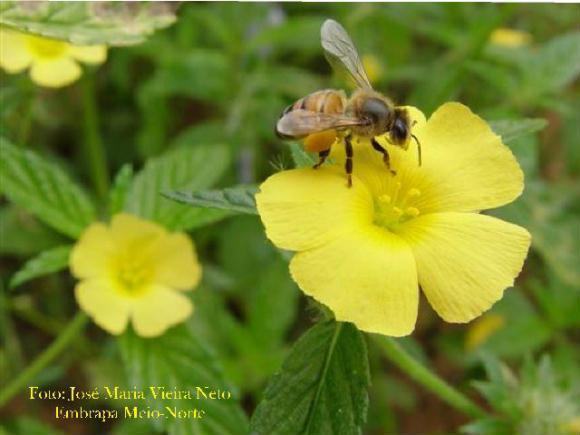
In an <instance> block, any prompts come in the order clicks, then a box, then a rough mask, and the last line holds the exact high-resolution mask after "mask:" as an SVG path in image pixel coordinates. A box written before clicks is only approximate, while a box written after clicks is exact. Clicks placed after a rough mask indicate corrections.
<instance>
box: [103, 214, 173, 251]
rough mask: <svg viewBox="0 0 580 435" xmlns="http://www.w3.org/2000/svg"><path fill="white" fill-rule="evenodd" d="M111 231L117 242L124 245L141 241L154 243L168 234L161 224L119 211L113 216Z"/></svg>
mask: <svg viewBox="0 0 580 435" xmlns="http://www.w3.org/2000/svg"><path fill="white" fill-rule="evenodd" d="M111 232H112V234H113V237H114V238H115V242H116V243H119V244H120V245H123V246H126V245H132V244H133V243H141V242H148V243H149V244H153V243H156V242H157V240H158V239H159V238H161V237H164V236H165V235H166V234H167V231H165V229H164V228H163V227H162V226H161V225H159V224H156V223H154V222H151V221H148V220H145V219H141V218H139V217H137V216H133V215H131V214H128V213H118V214H116V215H115V216H113V219H112V220H111Z"/></svg>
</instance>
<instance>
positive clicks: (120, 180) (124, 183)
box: [109, 164, 133, 215]
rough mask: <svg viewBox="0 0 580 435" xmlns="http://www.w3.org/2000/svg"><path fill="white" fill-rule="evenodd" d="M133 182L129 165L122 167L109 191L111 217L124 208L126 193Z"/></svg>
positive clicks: (131, 169)
mask: <svg viewBox="0 0 580 435" xmlns="http://www.w3.org/2000/svg"><path fill="white" fill-rule="evenodd" d="M132 181H133V167H132V166H131V165H130V164H126V165H123V167H122V168H121V169H120V170H119V172H118V173H117V175H116V176H115V180H114V181H113V185H112V186H111V191H110V192H109V211H110V213H111V215H114V214H115V213H119V212H120V211H122V210H123V209H124V208H125V202H126V200H127V192H128V190H129V187H130V186H131V182H132Z"/></svg>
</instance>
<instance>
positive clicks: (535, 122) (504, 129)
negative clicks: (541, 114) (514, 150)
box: [489, 118, 548, 143]
mask: <svg viewBox="0 0 580 435" xmlns="http://www.w3.org/2000/svg"><path fill="white" fill-rule="evenodd" d="M489 124H490V126H491V129H492V130H493V131H494V132H495V133H496V134H499V135H500V136H501V138H502V140H503V142H504V143H509V142H513V141H514V140H516V139H518V138H520V137H521V136H525V135H527V134H532V133H536V132H537V131H540V130H542V129H543V128H544V127H546V125H547V124H548V122H547V121H546V120H545V119H542V118H528V119H517V120H516V119H502V120H497V121H490V123H489Z"/></svg>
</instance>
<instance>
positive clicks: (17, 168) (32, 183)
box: [0, 138, 95, 239]
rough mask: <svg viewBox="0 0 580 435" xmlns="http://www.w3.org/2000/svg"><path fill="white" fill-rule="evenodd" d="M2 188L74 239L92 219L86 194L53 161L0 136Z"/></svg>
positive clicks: (90, 204) (18, 202) (91, 210)
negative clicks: (16, 145) (18, 146)
mask: <svg viewBox="0 0 580 435" xmlns="http://www.w3.org/2000/svg"><path fill="white" fill-rule="evenodd" d="M0 173H1V174H2V191H3V192H4V193H5V194H6V196H8V198H10V200H11V201H13V202H14V203H16V204H18V205H20V206H21V207H23V208H25V209H27V210H29V211H30V212H31V213H32V214H34V215H35V216H37V217H38V218H39V219H40V220H42V221H43V222H45V223H46V224H48V225H50V226H52V227H53V228H54V229H56V230H57V231H60V232H61V233H63V234H65V235H67V236H70V237H72V238H75V239H76V238H77V237H78V236H79V235H80V233H81V231H82V230H83V229H84V228H85V227H86V226H87V225H88V224H89V223H91V222H92V221H93V220H94V219H95V208H94V205H93V204H92V203H91V201H90V200H89V198H88V196H87V194H86V193H85V192H84V191H83V190H82V189H81V188H80V187H79V186H78V185H77V184H75V183H74V182H73V181H72V180H71V179H70V178H69V177H68V175H66V174H65V173H64V172H63V171H62V169H60V168H59V167H58V166H57V165H56V164H54V163H52V162H49V161H48V160H45V159H43V158H41V157H40V156H38V155H37V154H35V153H33V152H32V151H28V150H23V149H21V148H17V147H15V146H14V145H12V144H10V143H9V142H8V141H7V140H6V139H4V138H0Z"/></svg>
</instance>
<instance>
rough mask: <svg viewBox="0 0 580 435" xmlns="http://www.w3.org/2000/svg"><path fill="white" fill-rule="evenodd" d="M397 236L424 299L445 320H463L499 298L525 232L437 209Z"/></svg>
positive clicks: (525, 242) (514, 270)
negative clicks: (411, 258) (411, 259)
mask: <svg viewBox="0 0 580 435" xmlns="http://www.w3.org/2000/svg"><path fill="white" fill-rule="evenodd" d="M399 235H400V236H401V237H403V238H404V239H405V240H407V241H408V242H409V244H410V245H411V248H412V249H413V253H414V254H415V259H416V261H417V272H418V274H419V283H420V284H421V288H422V289H423V291H424V293H425V295H426V296H427V299H428V300H429V302H430V303H431V305H432V306H433V308H434V309H435V311H437V313H439V315H440V316H441V317H443V319H445V320H447V321H448V322H459V323H462V322H468V321H470V320H472V319H473V318H475V317H477V316H479V315H480V314H481V313H483V312H484V311H486V310H487V309H489V308H490V307H491V306H492V305H493V303H495V302H496V301H498V300H499V299H501V297H502V295H503V292H504V290H505V289H506V288H507V287H510V286H511V285H513V282H514V280H515V278H516V277H517V276H518V274H519V273H520V271H521V270H522V266H523V264H524V260H525V258H526V255H527V252H528V249H529V246H530V240H531V237H530V234H529V233H528V232H527V231H526V230H525V229H524V228H522V227H519V226H517V225H513V224H510V223H508V222H504V221H502V220H500V219H496V218H493V217H490V216H485V215H480V214H475V213H437V214H430V215H425V216H419V217H417V218H415V219H413V220H411V221H408V222H407V223H406V224H404V225H403V226H402V228H401V230H400V232H399Z"/></svg>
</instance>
